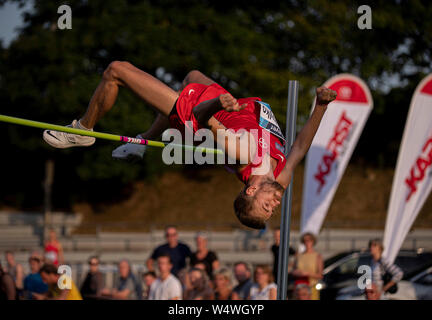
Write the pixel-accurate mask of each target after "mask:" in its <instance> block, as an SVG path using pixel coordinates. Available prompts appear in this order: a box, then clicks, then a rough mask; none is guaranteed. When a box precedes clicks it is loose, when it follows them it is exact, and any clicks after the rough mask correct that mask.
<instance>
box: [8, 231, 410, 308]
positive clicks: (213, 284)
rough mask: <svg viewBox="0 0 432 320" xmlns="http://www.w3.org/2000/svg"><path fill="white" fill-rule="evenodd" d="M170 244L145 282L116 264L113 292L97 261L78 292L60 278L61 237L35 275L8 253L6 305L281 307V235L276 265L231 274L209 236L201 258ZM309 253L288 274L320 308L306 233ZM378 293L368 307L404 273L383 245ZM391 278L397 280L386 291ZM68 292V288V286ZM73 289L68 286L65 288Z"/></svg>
mask: <svg viewBox="0 0 432 320" xmlns="http://www.w3.org/2000/svg"><path fill="white" fill-rule="evenodd" d="M165 238H166V243H164V244H162V245H160V246H158V247H157V248H155V249H154V250H153V252H152V253H151V255H150V257H149V258H148V259H147V261H145V266H146V267H147V270H146V271H145V272H144V273H142V274H141V275H138V274H136V273H135V272H134V271H133V268H132V265H131V263H130V262H129V261H128V260H126V259H122V260H120V261H119V262H118V264H117V272H116V277H115V279H114V281H113V285H112V288H107V287H106V284H105V275H104V273H103V272H102V271H101V269H100V264H101V263H100V259H99V257H98V256H91V257H90V258H89V259H88V272H87V274H86V276H85V277H84V278H83V280H82V281H80V286H79V287H78V286H77V285H76V284H75V283H74V281H73V280H72V278H71V277H69V276H67V275H64V274H63V275H62V273H59V272H58V267H59V265H61V264H63V263H64V258H63V250H62V246H61V244H60V242H59V241H58V240H57V237H56V234H55V232H54V231H50V232H49V235H48V241H46V242H45V246H44V253H43V254H40V253H39V252H37V251H35V252H32V253H31V254H30V257H29V259H28V263H29V268H28V269H29V270H30V273H28V274H25V273H24V268H23V266H22V265H21V264H19V263H17V262H16V260H15V257H14V254H13V252H12V251H7V252H5V258H4V261H5V263H4V264H3V265H2V264H1V263H0V300H15V299H23V300H42V299H58V300H81V299H89V300H90V299H98V300H100V299H107V300H142V299H146V300H182V299H184V300H275V299H276V293H277V285H276V277H277V264H278V256H279V244H280V231H279V230H275V231H274V244H273V246H272V247H271V249H270V250H271V252H272V253H273V255H274V260H273V266H272V265H271V264H259V265H256V266H254V268H253V267H252V266H251V265H249V264H248V263H246V262H244V261H238V262H236V263H235V264H234V265H233V266H232V267H231V268H227V267H225V266H223V267H221V263H220V261H219V258H218V255H217V254H216V253H215V252H214V251H211V250H210V249H209V248H208V237H207V234H206V233H202V232H199V233H198V234H197V235H196V237H195V241H196V251H194V252H192V251H191V249H190V248H189V246H188V245H187V244H185V243H182V242H180V241H179V235H178V231H177V228H176V227H175V226H168V227H166V229H165ZM301 242H302V244H303V246H304V250H302V252H297V253H296V252H295V250H294V249H292V248H290V255H293V256H294V259H293V260H292V261H293V262H292V263H290V264H289V266H288V271H289V272H290V275H291V276H293V277H294V278H295V283H294V289H293V293H292V296H291V298H293V299H297V300H318V299H319V291H317V290H316V286H315V285H316V283H317V281H319V280H320V279H322V277H323V258H322V256H321V254H319V253H318V252H317V251H316V250H315V245H316V237H315V236H314V235H313V234H311V233H305V234H303V235H302V237H301ZM369 247H370V252H371V256H372V261H371V266H372V270H373V277H374V279H373V285H372V286H370V287H369V288H367V289H366V290H365V294H364V298H365V299H379V298H380V297H381V292H382V291H383V290H384V291H385V290H388V289H389V288H391V286H392V285H394V284H395V283H397V282H398V281H399V280H400V278H401V277H402V276H401V274H402V272H401V270H400V269H399V268H397V267H395V266H394V265H389V264H387V263H386V262H385V261H384V260H383V259H382V257H381V254H382V250H383V247H382V243H381V242H379V240H378V239H376V240H372V241H371V243H370V246H369ZM384 273H390V274H391V275H392V276H393V278H392V279H391V281H389V282H387V283H386V284H385V285H384V284H383V281H382V278H383V276H384ZM62 283H63V284H64V286H62V285H61V284H62ZM66 284H67V285H66Z"/></svg>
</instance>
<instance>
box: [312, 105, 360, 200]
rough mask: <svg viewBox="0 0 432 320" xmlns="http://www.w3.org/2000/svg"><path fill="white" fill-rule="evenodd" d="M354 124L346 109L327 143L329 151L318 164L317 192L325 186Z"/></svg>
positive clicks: (316, 176)
mask: <svg viewBox="0 0 432 320" xmlns="http://www.w3.org/2000/svg"><path fill="white" fill-rule="evenodd" d="M352 124H353V122H352V120H350V119H349V118H348V117H347V115H346V112H345V111H344V112H343V113H342V116H341V117H340V119H339V122H338V123H337V124H336V127H335V129H334V134H333V137H332V138H331V139H330V141H329V143H328V144H327V148H326V150H327V151H329V152H328V153H325V154H324V156H323V158H322V160H321V163H320V164H319V165H318V173H316V174H315V176H314V178H315V180H317V181H318V183H319V186H318V190H317V193H320V192H321V189H322V188H323V187H324V186H325V184H326V180H325V177H326V176H327V175H329V174H330V172H331V170H332V165H333V162H335V161H336V159H337V158H338V156H339V154H340V149H341V147H342V145H343V143H344V142H345V140H346V139H347V137H348V134H349V132H350V129H351V127H352Z"/></svg>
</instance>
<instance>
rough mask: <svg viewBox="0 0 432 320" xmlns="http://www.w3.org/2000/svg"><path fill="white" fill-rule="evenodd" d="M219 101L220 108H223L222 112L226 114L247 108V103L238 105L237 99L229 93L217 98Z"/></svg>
mask: <svg viewBox="0 0 432 320" xmlns="http://www.w3.org/2000/svg"><path fill="white" fill-rule="evenodd" d="M219 101H220V103H221V105H222V108H224V110H225V111H228V112H233V111H240V110H243V109H244V108H246V106H247V103H244V104H242V105H239V104H238V102H237V99H236V98H234V97H233V96H232V95H231V94H229V93H225V94H221V95H220V96H219Z"/></svg>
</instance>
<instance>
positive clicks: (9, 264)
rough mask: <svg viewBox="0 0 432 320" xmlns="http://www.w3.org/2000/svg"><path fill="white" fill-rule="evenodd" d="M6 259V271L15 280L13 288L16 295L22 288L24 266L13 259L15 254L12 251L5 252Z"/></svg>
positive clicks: (19, 293)
mask: <svg viewBox="0 0 432 320" xmlns="http://www.w3.org/2000/svg"><path fill="white" fill-rule="evenodd" d="M5 259H6V268H5V269H6V271H7V272H8V273H9V274H10V275H11V276H12V278H13V279H14V282H15V288H16V290H17V293H18V296H21V293H22V291H23V289H24V268H23V266H22V265H21V264H19V263H17V262H16V261H15V256H14V254H13V252H12V251H6V252H5Z"/></svg>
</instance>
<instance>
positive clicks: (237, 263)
mask: <svg viewBox="0 0 432 320" xmlns="http://www.w3.org/2000/svg"><path fill="white" fill-rule="evenodd" d="M239 265H243V266H244V267H245V268H246V270H247V271H249V272H251V269H250V267H249V265H248V264H247V263H246V262H244V261H238V262H236V263H234V268H235V267H237V266H239Z"/></svg>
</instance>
